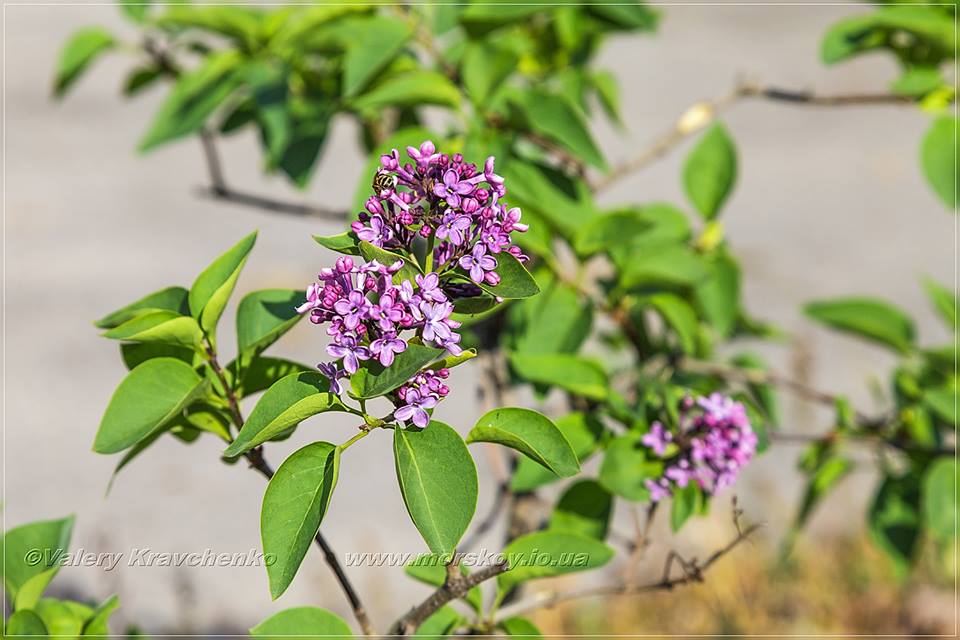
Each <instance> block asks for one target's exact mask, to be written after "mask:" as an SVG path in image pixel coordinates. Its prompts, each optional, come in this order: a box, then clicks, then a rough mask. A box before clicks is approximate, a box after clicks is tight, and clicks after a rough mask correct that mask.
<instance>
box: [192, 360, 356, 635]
mask: <svg viewBox="0 0 960 640" xmlns="http://www.w3.org/2000/svg"><path fill="white" fill-rule="evenodd" d="M205 347H206V351H207V360H208V362H209V363H210V368H211V369H213V372H214V375H216V376H217V379H218V380H219V381H220V384H221V385H223V389H224V393H225V395H226V396H227V403H228V404H229V405H230V413H231V415H232V417H233V420H234V424H235V426H236V427H237V430H238V431H239V430H240V429H242V428H243V424H244V422H243V414H242V413H241V412H240V403H239V402H238V400H237V395H236V393H235V391H234V389H233V387H231V386H230V385H229V384H228V383H227V378H226V376H225V375H224V372H223V368H222V367H221V366H220V363H219V361H218V360H217V354H216V351H215V350H214V349H213V345H212V344H210V342H209V341H207V342H206V343H205ZM244 457H245V458H246V459H247V460H248V461H249V462H250V466H251V468H253V469H256V470H257V471H259V472H260V474H261V475H263V476H264V477H265V478H266V479H267V480H269V479H270V478H272V477H273V473H274V472H273V468H272V467H271V466H270V465H269V464H268V463H267V461H266V459H264V457H263V448H262V447H256V448H255V449H251V450H250V451H248V452H247V453H245V454H244ZM314 540H315V541H316V543H317V546H318V547H320V550H321V551H322V552H323V557H324V560H326V562H327V565H329V567H330V569H331V570H332V571H333V574H334V576H335V577H336V579H337V582H338V583H339V584H340V588H341V589H342V590H343V593H344V595H346V597H347V600H348V601H349V602H350V607H351V608H352V609H353V615H354V617H355V618H356V619H357V624H359V625H360V629H361V630H362V631H363V633H364V635H368V636H372V635H374V634H375V631H374V628H373V625H372V624H371V623H370V618H369V617H368V616H367V609H366V607H364V606H363V602H362V601H361V600H360V596H359V595H357V592H356V590H355V589H354V588H353V584H352V583H351V582H350V579H349V578H348V577H347V574H346V573H345V572H344V570H343V567H342V566H341V565H340V561H339V560H338V559H337V554H336V553H334V551H333V549H332V548H331V547H330V545H329V544H328V543H327V541H326V539H324V537H323V536H322V535H321V534H320V532H319V531H317V534H316V536H314Z"/></svg>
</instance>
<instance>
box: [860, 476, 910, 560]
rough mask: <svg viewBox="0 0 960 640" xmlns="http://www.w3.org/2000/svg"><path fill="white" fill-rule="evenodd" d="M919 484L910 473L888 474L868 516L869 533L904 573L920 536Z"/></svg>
mask: <svg viewBox="0 0 960 640" xmlns="http://www.w3.org/2000/svg"><path fill="white" fill-rule="evenodd" d="M919 505H920V487H919V482H918V481H917V478H916V477H914V476H911V475H907V476H903V477H900V478H897V477H894V476H887V477H886V478H885V479H884V481H883V483H882V484H881V485H880V490H879V491H878V492H877V494H876V496H875V497H874V499H873V504H871V506H870V512H869V514H868V516H867V520H868V523H869V529H870V535H871V537H872V538H873V540H874V542H876V543H877V545H878V546H879V547H880V548H881V549H883V550H884V551H885V552H886V554H887V556H889V558H890V559H891V560H892V561H893V563H894V567H895V568H896V569H897V571H898V573H900V575H904V574H905V573H906V572H907V571H908V569H909V567H910V564H911V562H912V560H913V556H914V552H915V551H916V548H917V541H918V540H919V538H920V514H919Z"/></svg>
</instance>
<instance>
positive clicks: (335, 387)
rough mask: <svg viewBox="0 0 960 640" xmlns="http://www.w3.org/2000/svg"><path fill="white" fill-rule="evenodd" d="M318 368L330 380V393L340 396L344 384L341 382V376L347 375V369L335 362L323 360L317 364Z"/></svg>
mask: <svg viewBox="0 0 960 640" xmlns="http://www.w3.org/2000/svg"><path fill="white" fill-rule="evenodd" d="M317 369H319V370H320V373H322V374H323V375H324V376H325V377H326V378H327V380H329V381H330V393H333V394H335V395H338V396H339V395H340V394H342V393H343V385H342V384H340V378H345V377H347V372H346V370H345V369H341V368H340V367H338V366H337V364H336V363H335V362H321V363H320V364H318V365H317Z"/></svg>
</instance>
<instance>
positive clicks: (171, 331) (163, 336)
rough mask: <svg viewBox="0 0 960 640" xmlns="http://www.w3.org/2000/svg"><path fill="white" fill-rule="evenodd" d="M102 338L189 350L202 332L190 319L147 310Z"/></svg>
mask: <svg viewBox="0 0 960 640" xmlns="http://www.w3.org/2000/svg"><path fill="white" fill-rule="evenodd" d="M103 337H104V338H110V339H112V340H126V341H129V342H143V343H160V344H167V345H174V346H180V347H187V348H191V349H192V348H194V347H198V346H199V345H200V342H201V340H202V339H203V333H202V332H201V331H200V325H199V324H197V321H196V320H194V319H193V318H191V317H190V316H183V315H180V314H179V313H177V312H176V311H147V312H144V313H141V314H140V315H138V316H136V317H134V318H132V319H130V320H127V321H126V322H124V323H123V324H121V325H120V326H118V327H114V328H113V329H110V330H109V331H106V332H105V333H104V334H103Z"/></svg>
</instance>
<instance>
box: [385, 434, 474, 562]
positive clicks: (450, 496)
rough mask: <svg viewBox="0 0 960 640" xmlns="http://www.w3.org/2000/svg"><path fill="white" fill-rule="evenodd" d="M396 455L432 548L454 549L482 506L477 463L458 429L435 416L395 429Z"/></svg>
mask: <svg viewBox="0 0 960 640" xmlns="http://www.w3.org/2000/svg"><path fill="white" fill-rule="evenodd" d="M393 455H394V461H395V463H396V467H397V481H398V482H399V483H400V493H401V494H402V495H403V502H404V503H405V504H406V505H407V512H409V514H410V518H411V519H412V520H413V524H414V525H416V527H417V530H419V531H420V535H421V536H423V539H424V541H425V542H426V543H427V547H429V548H430V551H432V552H433V553H452V552H453V551H454V549H456V547H457V543H458V542H460V538H461V537H463V534H464V532H465V531H466V530H467V527H468V526H469V525H470V521H471V520H472V519H473V514H474V512H475V511H476V509H477V468H476V465H475V464H474V462H473V458H472V457H471V456H470V452H469V451H467V446H466V445H465V444H464V442H463V439H462V438H461V437H460V434H458V433H457V432H456V431H454V430H453V429H451V428H450V427H449V426H447V425H445V424H443V423H442V422H436V421H432V422H431V423H430V424H429V425H427V428H426V429H416V428H410V429H400V428H396V429H395V430H394V438H393Z"/></svg>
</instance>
